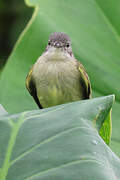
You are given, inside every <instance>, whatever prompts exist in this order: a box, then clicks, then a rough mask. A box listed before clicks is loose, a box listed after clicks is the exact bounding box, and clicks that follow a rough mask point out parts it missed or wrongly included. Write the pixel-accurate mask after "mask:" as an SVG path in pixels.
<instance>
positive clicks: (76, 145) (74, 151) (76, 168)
mask: <svg viewBox="0 0 120 180" xmlns="http://www.w3.org/2000/svg"><path fill="white" fill-rule="evenodd" d="M112 103H113V96H106V97H102V98H95V99H92V100H86V101H78V102H74V103H69V104H65V105H60V106H56V107H52V108H48V109H43V110H38V111H27V112H24V113H20V114H16V115H8V114H4V115H3V113H2V112H4V110H3V109H0V115H1V116H0V152H1V153H0V167H1V169H0V179H1V180H5V179H7V180H16V179H17V180H30V179H32V180H37V179H39V180H40V179H42V180H50V179H52V180H61V179H62V180H68V179H69V180H73V179H76V180H78V179H82V180H83V179H84V180H91V179H97V180H101V179H102V180H103V179H104V180H108V179H109V180H117V179H119V178H120V160H119V158H118V157H117V156H116V155H115V154H114V153H113V152H112V151H111V150H110V148H109V147H108V146H107V145H106V144H105V142H104V141H103V140H102V139H101V137H100V136H99V134H98V131H97V130H99V129H101V128H102V126H103V124H104V122H105V119H106V117H108V116H109V112H110V109H111V106H112ZM1 113H2V114H1ZM96 117H97V118H96ZM95 119H96V121H94V120H95Z"/></svg>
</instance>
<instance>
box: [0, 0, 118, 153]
mask: <svg viewBox="0 0 120 180" xmlns="http://www.w3.org/2000/svg"><path fill="white" fill-rule="evenodd" d="M27 4H28V5H31V6H35V11H34V14H33V17H32V19H31V21H30V22H29V23H28V26H27V27H26V29H25V30H24V32H23V33H22V35H21V37H20V39H19V40H18V42H17V44H16V46H15V48H14V50H13V53H12V54H11V56H10V58H9V60H8V63H7V65H6V67H5V69H4V71H3V72H2V75H1V80H0V87H2V88H0V103H1V104H2V105H3V106H4V107H5V108H6V109H7V110H8V112H10V113H15V112H21V111H25V110H33V109H36V108H37V106H36V105H35V103H34V101H33V99H32V97H31V96H30V95H29V94H28V92H27V90H26V88H25V77H26V75H27V73H28V71H29V69H30V67H31V66H32V64H33V63H34V62H35V61H36V59H37V58H38V57H39V56H40V55H41V53H42V52H43V51H44V49H45V46H46V44H47V40H48V37H49V34H50V33H51V32H55V31H63V32H66V33H68V34H69V35H70V37H71V40H72V46H73V52H74V54H75V57H76V58H78V60H80V61H81V62H82V63H83V65H84V66H85V68H86V70H87V72H88V74H89V76H90V79H91V83H92V89H93V97H94V96H103V95H106V94H113V93H114V94H115V96H116V103H115V105H114V106H113V111H112V112H113V118H112V119H113V133H112V143H111V145H112V149H113V150H114V151H115V152H117V153H118V154H119V155H120V133H119V127H120V121H119V117H120V111H119V109H120V104H119V99H120V93H119V92H120V83H119V73H120V66H119V64H120V61H119V57H120V50H119V46H120V37H119V34H120V26H119V18H120V11H118V10H117V8H118V7H119V1H118V0H117V1H116V3H114V0H109V1H108V0H107V1H105V0H94V1H89V0H79V1H74V0H69V1H67V0H66V1H65V0H61V1H59V0H28V1H27ZM108 121H109V118H108ZM105 129H106V126H104V128H103V130H101V131H103V132H104V131H105ZM103 132H102V134H103ZM109 132H110V131H109ZM108 134H109V133H108ZM105 136H106V134H105ZM107 137H109V135H108V136H107ZM105 139H106V138H105ZM108 142H109V140H108Z"/></svg>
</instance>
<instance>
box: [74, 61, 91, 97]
mask: <svg viewBox="0 0 120 180" xmlns="http://www.w3.org/2000/svg"><path fill="white" fill-rule="evenodd" d="M77 62H78V69H79V71H80V74H81V78H80V80H81V84H82V86H83V89H84V97H85V99H89V98H91V94H92V89H91V83H90V80H89V77H88V75H87V73H86V71H85V68H84V66H83V65H82V64H81V63H80V62H79V61H77Z"/></svg>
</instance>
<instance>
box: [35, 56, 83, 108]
mask: <svg viewBox="0 0 120 180" xmlns="http://www.w3.org/2000/svg"><path fill="white" fill-rule="evenodd" d="M33 79H34V81H35V85H36V90H37V96H38V99H39V101H40V103H41V105H42V106H43V107H49V106H54V105H58V104H63V103H67V102H72V101H76V100H80V99H82V96H83V93H82V86H81V85H80V73H79V71H78V69H77V65H76V62H75V61H74V60H66V59H65V60H64V59H59V60H55V56H54V59H51V60H50V59H49V60H48V61H47V60H46V59H45V57H41V58H40V59H39V60H38V61H37V62H36V64H35V65H34V68H33Z"/></svg>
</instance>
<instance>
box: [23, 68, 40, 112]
mask: <svg viewBox="0 0 120 180" xmlns="http://www.w3.org/2000/svg"><path fill="white" fill-rule="evenodd" d="M32 72H33V67H32V68H31V70H30V71H29V73H28V75H27V77H26V88H27V90H28V91H29V93H30V94H31V96H33V98H34V100H35V102H36V104H37V105H38V107H39V108H40V109H42V108H43V107H42V106H41V104H40V102H39V99H38V97H37V91H36V87H35V83H34V80H33V77H32Z"/></svg>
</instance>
